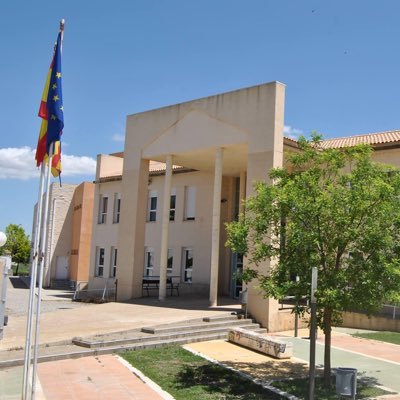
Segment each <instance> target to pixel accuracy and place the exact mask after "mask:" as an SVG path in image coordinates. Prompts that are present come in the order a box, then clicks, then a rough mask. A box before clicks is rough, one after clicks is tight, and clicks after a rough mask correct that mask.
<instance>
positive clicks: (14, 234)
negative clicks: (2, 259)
mask: <svg viewBox="0 0 400 400" xmlns="http://www.w3.org/2000/svg"><path fill="white" fill-rule="evenodd" d="M5 234H6V236H7V242H6V244H5V245H4V246H3V247H2V248H0V252H1V254H4V253H6V252H8V253H10V255H11V258H12V261H13V262H16V263H17V270H16V275H18V269H19V264H20V263H27V262H28V261H29V255H30V249H31V244H30V241H29V236H28V235H26V234H25V231H24V228H22V226H21V225H16V224H10V225H8V226H7V227H6V232H5Z"/></svg>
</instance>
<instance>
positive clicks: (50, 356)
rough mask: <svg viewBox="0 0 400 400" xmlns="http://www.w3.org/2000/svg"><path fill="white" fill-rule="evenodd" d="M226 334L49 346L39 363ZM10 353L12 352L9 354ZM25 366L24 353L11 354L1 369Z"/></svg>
mask: <svg viewBox="0 0 400 400" xmlns="http://www.w3.org/2000/svg"><path fill="white" fill-rule="evenodd" d="M226 338H227V334H226V332H225V333H214V334H211V335H196V336H192V337H183V338H175V339H169V340H167V341H165V340H152V341H149V342H145V343H133V344H125V345H114V346H107V347H101V348H85V349H84V348H82V347H78V346H74V345H64V346H49V347H46V348H43V349H41V350H40V351H39V354H38V362H46V361H56V360H64V359H68V358H80V357H87V356H93V355H100V354H111V353H121V352H124V351H128V350H139V349H146V348H156V347H162V346H167V345H173V344H174V345H181V344H186V343H194V342H202V341H207V340H217V339H226ZM9 353H10V352H9ZM23 364H24V353H23V351H18V352H11V353H10V354H9V356H8V357H7V359H5V360H2V361H0V369H3V368H9V367H14V366H19V365H23Z"/></svg>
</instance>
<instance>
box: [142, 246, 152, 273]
mask: <svg viewBox="0 0 400 400" xmlns="http://www.w3.org/2000/svg"><path fill="white" fill-rule="evenodd" d="M153 271H154V249H152V248H151V247H146V250H145V253H144V276H152V275H153Z"/></svg>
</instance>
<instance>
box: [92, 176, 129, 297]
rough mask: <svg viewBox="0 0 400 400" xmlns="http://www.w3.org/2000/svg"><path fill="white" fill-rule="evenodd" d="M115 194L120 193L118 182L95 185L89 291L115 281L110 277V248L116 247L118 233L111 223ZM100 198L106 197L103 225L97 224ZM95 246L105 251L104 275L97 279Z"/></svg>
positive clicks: (117, 227)
mask: <svg viewBox="0 0 400 400" xmlns="http://www.w3.org/2000/svg"><path fill="white" fill-rule="evenodd" d="M115 193H118V194H120V193H121V181H120V180H117V181H112V182H104V183H96V184H95V189H94V200H93V219H92V227H93V228H92V229H93V234H92V242H91V250H90V263H89V280H90V282H89V289H100V288H104V286H105V284H108V286H111V285H112V284H113V282H114V280H115V279H114V278H112V277H111V276H110V275H111V271H110V260H111V247H117V245H118V232H119V223H114V222H113V213H114V195H115ZM100 196H108V209H107V218H106V223H104V224H99V220H98V215H99V205H100ZM122 201H123V200H121V203H122ZM97 246H98V247H104V249H105V255H104V258H105V262H104V274H103V276H102V277H98V276H96V274H95V267H96V247H97Z"/></svg>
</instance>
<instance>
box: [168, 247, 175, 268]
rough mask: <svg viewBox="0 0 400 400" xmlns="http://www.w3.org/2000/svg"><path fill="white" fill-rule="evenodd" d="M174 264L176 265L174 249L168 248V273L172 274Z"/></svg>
mask: <svg viewBox="0 0 400 400" xmlns="http://www.w3.org/2000/svg"><path fill="white" fill-rule="evenodd" d="M173 265H174V251H173V250H172V249H168V259H167V274H172V267H173Z"/></svg>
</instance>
